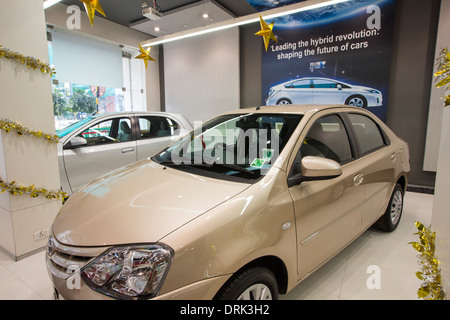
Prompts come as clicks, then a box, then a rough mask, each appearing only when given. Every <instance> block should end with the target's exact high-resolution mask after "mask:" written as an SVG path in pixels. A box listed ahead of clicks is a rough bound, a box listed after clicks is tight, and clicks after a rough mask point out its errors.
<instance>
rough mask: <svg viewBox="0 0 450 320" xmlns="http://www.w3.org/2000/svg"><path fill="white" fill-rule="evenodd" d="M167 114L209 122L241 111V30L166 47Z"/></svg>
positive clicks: (222, 32)
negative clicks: (239, 109)
mask: <svg viewBox="0 0 450 320" xmlns="http://www.w3.org/2000/svg"><path fill="white" fill-rule="evenodd" d="M164 80H165V81H164V85H165V101H166V111H167V112H175V113H181V114H184V115H185V116H186V117H187V118H188V120H190V121H191V122H193V121H205V120H208V119H209V118H211V117H213V116H215V115H217V114H219V113H221V112H225V111H228V110H232V109H237V108H239V101H240V99H239V30H238V28H232V29H228V30H222V31H219V32H214V33H210V34H205V35H202V36H197V37H193V38H188V39H184V40H179V41H174V42H172V43H168V44H165V45H164Z"/></svg>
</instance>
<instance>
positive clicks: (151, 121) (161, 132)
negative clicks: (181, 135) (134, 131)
mask: <svg viewBox="0 0 450 320" xmlns="http://www.w3.org/2000/svg"><path fill="white" fill-rule="evenodd" d="M139 129H140V132H141V139H149V138H159V137H170V136H173V135H176V134H178V129H180V126H179V124H178V123H176V122H175V121H173V120H172V119H170V118H166V117H154V116H153V117H139Z"/></svg>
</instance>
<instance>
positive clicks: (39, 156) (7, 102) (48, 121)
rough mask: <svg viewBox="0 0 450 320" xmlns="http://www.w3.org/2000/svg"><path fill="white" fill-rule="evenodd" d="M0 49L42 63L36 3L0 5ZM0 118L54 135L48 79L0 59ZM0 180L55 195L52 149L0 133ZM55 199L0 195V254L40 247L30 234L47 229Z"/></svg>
mask: <svg viewBox="0 0 450 320" xmlns="http://www.w3.org/2000/svg"><path fill="white" fill-rule="evenodd" d="M0 30H1V39H0V42H1V44H2V45H3V46H4V47H6V48H8V49H10V50H13V51H16V52H19V53H22V54H24V55H29V56H32V57H35V58H38V59H40V60H41V61H44V62H47V63H48V47H47V36H46V27H45V18H44V9H43V6H42V1H36V0H15V1H0ZM0 88H1V96H0V99H1V103H0V115H1V118H6V119H9V120H10V121H14V122H17V123H20V124H21V125H23V126H25V127H27V128H32V129H35V130H41V131H44V132H47V133H53V134H54V133H55V126H54V123H53V104H52V89H51V80H50V76H49V75H48V74H43V73H41V72H39V70H36V71H33V70H31V69H27V67H26V66H24V65H22V64H21V63H17V62H15V61H10V60H6V59H4V58H1V59H0ZM0 176H1V177H2V178H3V179H4V180H6V181H8V182H12V181H16V182H17V184H19V185H26V186H29V185H35V186H37V187H38V186H39V187H43V188H45V189H48V190H58V189H59V186H60V183H59V171H58V161H57V150H56V144H51V143H49V142H47V141H45V140H44V139H39V138H36V137H33V136H27V135H24V136H18V135H17V134H16V133H15V132H12V131H11V132H9V133H6V132H5V131H3V130H2V131H1V132H0ZM60 207H61V200H48V199H45V198H44V197H41V196H40V197H38V198H31V197H29V196H27V195H22V196H19V195H10V194H9V193H8V192H5V193H2V194H0V250H2V251H6V253H7V254H9V255H10V256H12V257H14V258H18V257H21V256H23V255H26V254H28V253H30V252H32V251H34V250H37V249H39V248H41V247H44V246H45V245H46V244H47V239H46V238H44V239H41V240H37V241H35V240H34V237H33V234H34V233H35V232H38V231H42V230H45V229H49V228H50V226H51V223H52V222H53V219H54V217H55V216H56V214H57V212H58V210H59V208H60Z"/></svg>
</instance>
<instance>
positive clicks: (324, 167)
mask: <svg viewBox="0 0 450 320" xmlns="http://www.w3.org/2000/svg"><path fill="white" fill-rule="evenodd" d="M294 165H299V166H300V173H298V174H296V175H293V176H291V177H289V178H288V187H289V188H290V187H293V186H295V185H297V184H300V183H302V182H304V181H313V180H327V179H333V178H336V177H339V176H340V175H341V174H342V170H341V165H340V164H339V163H337V162H336V161H334V160H331V159H327V158H323V157H313V156H307V157H304V158H303V159H302V161H301V162H300V163H297V164H294Z"/></svg>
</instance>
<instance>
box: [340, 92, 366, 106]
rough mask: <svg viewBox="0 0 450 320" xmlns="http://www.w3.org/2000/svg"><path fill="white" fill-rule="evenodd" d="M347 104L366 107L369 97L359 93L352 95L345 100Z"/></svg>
mask: <svg viewBox="0 0 450 320" xmlns="http://www.w3.org/2000/svg"><path fill="white" fill-rule="evenodd" d="M345 104H346V105H349V106H356V107H360V108H366V107H367V99H366V98H364V97H363V96H359V95H356V96H351V97H349V98H348V99H347V100H346V101H345Z"/></svg>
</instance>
